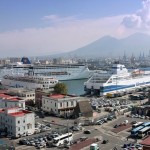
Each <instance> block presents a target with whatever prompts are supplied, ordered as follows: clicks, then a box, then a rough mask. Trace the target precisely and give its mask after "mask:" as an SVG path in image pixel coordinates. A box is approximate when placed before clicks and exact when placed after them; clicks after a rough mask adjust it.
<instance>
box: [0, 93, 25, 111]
mask: <svg viewBox="0 0 150 150" xmlns="http://www.w3.org/2000/svg"><path fill="white" fill-rule="evenodd" d="M11 107H19V108H22V109H25V100H24V99H22V98H19V97H17V96H11V95H9V94H6V93H0V108H11Z"/></svg>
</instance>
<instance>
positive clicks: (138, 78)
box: [84, 62, 150, 96]
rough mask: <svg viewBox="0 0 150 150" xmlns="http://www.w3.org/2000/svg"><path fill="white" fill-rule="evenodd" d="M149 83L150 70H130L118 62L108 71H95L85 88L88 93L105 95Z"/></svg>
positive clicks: (126, 90)
mask: <svg viewBox="0 0 150 150" xmlns="http://www.w3.org/2000/svg"><path fill="white" fill-rule="evenodd" d="M149 85H150V71H142V70H139V69H136V70H134V71H132V72H129V71H128V69H127V68H126V67H125V66H124V65H122V64H119V63H118V62H116V63H114V64H113V65H112V68H111V70H110V71H108V72H105V73H102V72H101V73H99V72H95V73H94V74H93V76H92V77H91V78H89V79H88V80H87V82H85V83H84V90H85V91H86V93H90V94H98V95H100V96H105V95H109V94H110V95H112V94H117V93H121V92H128V91H130V90H133V89H136V88H141V87H144V86H149Z"/></svg>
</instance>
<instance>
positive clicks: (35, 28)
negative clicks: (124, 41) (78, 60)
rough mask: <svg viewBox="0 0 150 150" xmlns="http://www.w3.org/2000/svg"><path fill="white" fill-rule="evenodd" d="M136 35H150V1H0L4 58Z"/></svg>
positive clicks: (0, 38) (72, 48) (44, 52)
mask: <svg viewBox="0 0 150 150" xmlns="http://www.w3.org/2000/svg"><path fill="white" fill-rule="evenodd" d="M135 32H144V33H148V34H150V0H124V1H123V0H0V52H1V55H0V57H9V56H35V55H47V54H54V53H60V52H67V51H72V50H75V49H77V48H80V47H82V46H84V45H86V44H89V43H91V42H93V41H95V40H97V39H99V38H101V37H102V36H104V35H111V36H114V37H117V38H122V37H126V36H127V35H130V34H132V33H135Z"/></svg>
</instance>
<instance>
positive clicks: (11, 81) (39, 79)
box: [1, 71, 58, 90]
mask: <svg viewBox="0 0 150 150" xmlns="http://www.w3.org/2000/svg"><path fill="white" fill-rule="evenodd" d="M57 83H58V80H57V79H56V78H53V77H45V76H38V75H34V73H33V72H30V71H29V73H28V74H13V75H12V74H11V75H5V76H3V77H2V79H1V84H2V85H3V86H4V87H6V88H9V87H15V88H26V89H29V90H31V89H36V88H41V89H47V90H48V89H51V88H53V87H54V86H55V85H56V84H57Z"/></svg>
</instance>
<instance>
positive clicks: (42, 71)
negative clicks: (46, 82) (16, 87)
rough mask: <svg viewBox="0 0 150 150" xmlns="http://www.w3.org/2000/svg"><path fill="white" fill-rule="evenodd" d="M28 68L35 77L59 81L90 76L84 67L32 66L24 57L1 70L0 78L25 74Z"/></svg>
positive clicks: (68, 65)
mask: <svg viewBox="0 0 150 150" xmlns="http://www.w3.org/2000/svg"><path fill="white" fill-rule="evenodd" d="M30 68H33V70H34V73H35V74H37V75H43V76H51V77H56V78H57V79H58V80H59V81H63V80H76V79H87V78H89V77H91V75H92V72H90V71H89V69H88V67H87V66H86V65H82V64H60V65H33V64H31V63H30V61H29V59H28V58H27V57H24V58H22V60H21V62H20V63H19V62H18V63H16V64H13V65H10V66H9V67H7V68H4V69H3V70H1V76H4V75H6V74H16V73H18V74H20V73H21V74H22V73H27V72H28V70H29V69H30Z"/></svg>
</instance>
